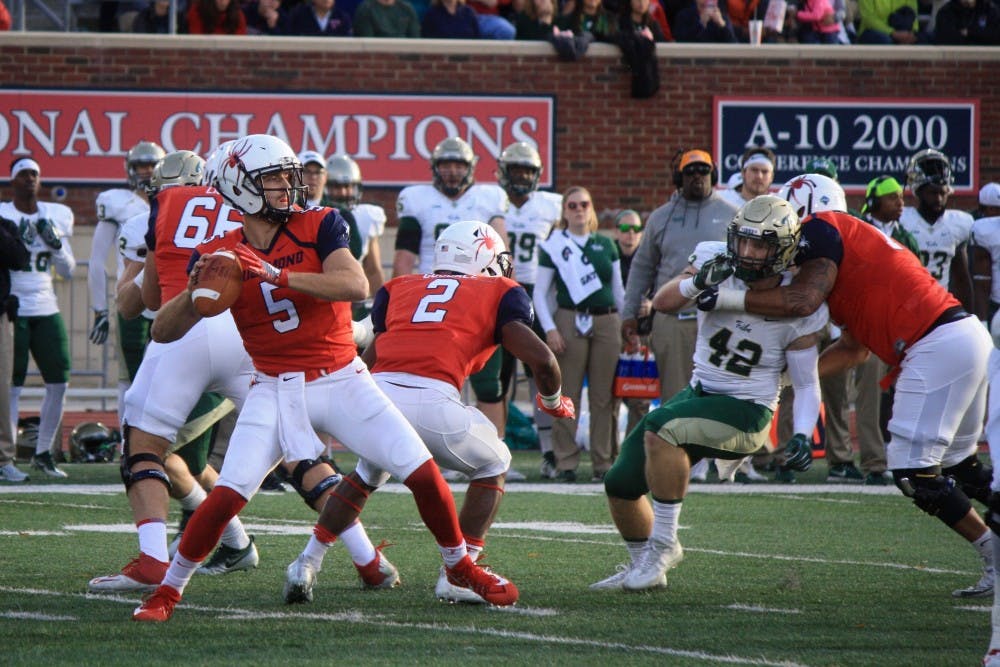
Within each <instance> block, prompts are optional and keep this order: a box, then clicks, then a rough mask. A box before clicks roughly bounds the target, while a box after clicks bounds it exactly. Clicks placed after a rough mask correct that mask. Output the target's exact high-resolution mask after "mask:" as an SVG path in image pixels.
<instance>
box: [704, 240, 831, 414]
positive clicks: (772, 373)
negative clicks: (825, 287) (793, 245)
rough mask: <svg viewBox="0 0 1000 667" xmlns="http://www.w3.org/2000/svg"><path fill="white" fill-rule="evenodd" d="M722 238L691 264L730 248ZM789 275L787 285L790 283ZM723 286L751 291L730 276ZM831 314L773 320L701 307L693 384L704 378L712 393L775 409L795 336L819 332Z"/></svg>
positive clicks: (821, 311)
mask: <svg viewBox="0 0 1000 667" xmlns="http://www.w3.org/2000/svg"><path fill="white" fill-rule="evenodd" d="M725 248H726V244H725V243H722V242H719V241H709V242H703V243H699V244H698V245H697V246H696V247H695V252H694V255H692V261H691V263H692V264H693V265H694V266H695V267H696V268H699V267H700V266H701V264H702V262H704V261H706V260H708V259H710V258H711V257H714V256H715V255H718V254H719V253H720V252H725ZM791 279H792V278H791V274H788V273H786V274H785V275H784V276H783V278H782V284H788V283H789V282H791ZM721 286H722V287H729V288H733V289H741V290H745V289H747V286H746V283H744V282H743V281H742V280H739V279H737V278H735V277H730V278H727V279H726V280H725V281H724V282H723V283H722V284H721ZM829 318H830V313H829V310H828V309H827V306H826V304H825V303H824V304H822V305H821V306H820V307H819V308H818V309H817V310H816V312H814V313H813V314H812V315H809V316H808V317H802V318H778V317H775V318H771V317H764V316H763V315H754V314H752V313H741V312H736V311H730V310H713V311H709V312H704V311H701V310H699V311H698V340H697V342H696V344H695V352H694V374H693V375H692V376H691V383H692V384H695V383H698V382H700V383H701V386H702V388H703V389H704V390H705V391H707V392H709V393H712V394H725V395H727V396H733V397H734V398H739V399H742V400H745V401H752V402H754V403H758V404H760V405H764V406H766V407H768V408H770V409H772V410H774V409H775V408H776V407H777V405H778V391H779V389H780V383H781V371H782V370H784V368H785V366H786V362H785V350H786V349H787V348H788V346H789V345H790V344H791V343H792V342H794V341H795V340H796V339H798V338H801V337H802V336H806V335H809V334H812V333H816V332H818V331H820V330H821V329H823V327H825V326H826V323H827V321H828V320H829Z"/></svg>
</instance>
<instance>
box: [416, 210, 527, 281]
mask: <svg viewBox="0 0 1000 667" xmlns="http://www.w3.org/2000/svg"><path fill="white" fill-rule="evenodd" d="M513 269H514V265H513V263H512V262H511V255H510V253H509V252H507V246H506V244H505V243H504V242H503V239H502V238H500V235H499V234H497V233H496V231H495V230H494V229H493V228H492V227H490V226H489V225H487V224H485V223H482V222H478V221H475V220H463V221H462V222H456V223H453V224H451V225H449V226H448V227H446V228H445V229H444V231H442V232H441V236H439V237H438V239H437V241H436V242H435V244H434V264H433V266H432V268H431V270H432V271H433V272H434V273H438V272H439V271H454V272H455V273H461V274H465V275H469V276H474V275H479V274H483V275H486V276H504V277H506V278H509V277H510V275H511V272H512V271H513Z"/></svg>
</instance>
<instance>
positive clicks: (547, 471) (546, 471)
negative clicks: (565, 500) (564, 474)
mask: <svg viewBox="0 0 1000 667" xmlns="http://www.w3.org/2000/svg"><path fill="white" fill-rule="evenodd" d="M539 472H540V473H542V479H555V478H556V473H557V472H558V471H557V470H556V455H555V454H553V453H552V452H545V453H544V454H542V465H541V466H540V467H539Z"/></svg>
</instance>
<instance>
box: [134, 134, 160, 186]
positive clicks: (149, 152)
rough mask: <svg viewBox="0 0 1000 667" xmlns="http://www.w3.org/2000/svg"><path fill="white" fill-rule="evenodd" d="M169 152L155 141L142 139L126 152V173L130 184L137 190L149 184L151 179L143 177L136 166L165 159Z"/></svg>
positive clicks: (151, 163) (152, 163) (153, 163)
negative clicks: (137, 171)
mask: <svg viewBox="0 0 1000 667" xmlns="http://www.w3.org/2000/svg"><path fill="white" fill-rule="evenodd" d="M166 154H167V152H166V151H165V150H163V148H162V147H161V146H160V144H158V143H156V142H154V141H140V142H139V143H137V144H136V145H135V146H133V147H132V148H130V149H128V153H126V154H125V173H126V174H127V175H128V186H129V187H130V188H131V189H133V190H135V189H137V188H139V187H146V186H147V185H149V179H148V178H146V179H144V178H142V177H140V176H139V174H137V173H136V171H135V168H136V167H137V166H138V165H140V164H146V165H155V164H156V163H157V162H159V161H160V160H162V159H163V156H164V155H166Z"/></svg>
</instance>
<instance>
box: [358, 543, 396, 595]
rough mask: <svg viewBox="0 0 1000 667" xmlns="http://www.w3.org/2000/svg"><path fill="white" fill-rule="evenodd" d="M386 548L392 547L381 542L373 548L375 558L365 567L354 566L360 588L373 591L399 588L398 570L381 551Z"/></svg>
mask: <svg viewBox="0 0 1000 667" xmlns="http://www.w3.org/2000/svg"><path fill="white" fill-rule="evenodd" d="M388 546H392V545H390V544H389V543H388V542H385V541H383V542H382V543H381V544H380V545H378V546H377V547H375V558H373V559H372V560H371V562H370V563H368V564H367V565H358V564H357V563H355V564H354V567H355V568H357V570H358V577H360V578H361V588H364V589H368V590H374V589H376V588H394V587H396V586H399V584H400V581H399V570H397V569H396V566H395V565H393V564H392V563H390V562H389V559H388V558H386V557H385V554H383V553H382V550H383V549H385V548H386V547H388Z"/></svg>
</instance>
